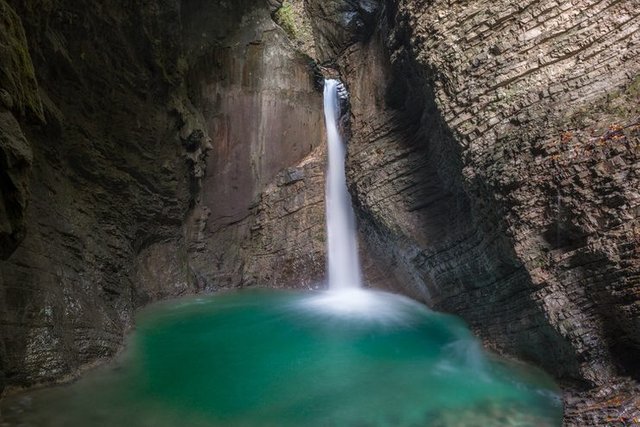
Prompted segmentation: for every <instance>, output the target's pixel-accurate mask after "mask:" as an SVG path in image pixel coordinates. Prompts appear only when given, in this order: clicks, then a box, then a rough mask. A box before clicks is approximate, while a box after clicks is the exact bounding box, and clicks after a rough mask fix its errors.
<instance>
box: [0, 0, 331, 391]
mask: <svg viewBox="0 0 640 427" xmlns="http://www.w3.org/2000/svg"><path fill="white" fill-rule="evenodd" d="M278 7H279V4H278V3H277V2H274V4H269V3H267V2H262V1H257V0H256V1H239V2H233V3H231V2H224V1H213V2H212V1H208V2H203V1H198V0H189V1H183V2H179V1H175V0H154V1H150V2H149V1H135V2H133V3H128V4H123V3H118V2H113V1H109V2H106V3H105V2H101V3H100V4H96V3H95V2H91V1H75V0H74V1H69V0H52V1H28V2H23V1H8V0H1V1H0V8H1V9H2V18H1V19H2V21H1V22H0V24H1V26H0V36H1V37H2V39H1V41H2V42H1V43H0V46H1V47H2V48H1V49H0V58H1V59H2V64H3V66H2V73H1V75H0V89H1V90H0V95H1V100H2V103H1V107H0V126H1V130H2V133H1V138H0V166H1V169H0V183H1V185H2V187H1V190H2V193H1V196H2V197H1V198H0V242H1V248H2V251H1V253H0V255H1V256H2V260H0V390H1V389H3V388H4V387H5V386H11V387H20V386H31V385H34V384H36V383H46V382H51V381H56V380H59V379H61V378H64V377H65V376H67V375H71V374H74V373H75V372H76V371H77V369H78V368H79V367H81V366H84V365H86V364H90V363H92V362H95V361H97V360H100V359H104V358H107V357H110V356H112V355H113V354H114V353H115V352H116V351H117V350H118V349H119V348H120V346H121V343H122V339H123V336H124V334H125V333H126V331H127V330H128V329H129V328H130V327H131V325H132V322H133V319H132V317H133V314H134V311H135V309H136V308H137V307H139V306H141V305H143V304H146V303H149V302H151V301H154V300H157V299H161V298H166V297H171V296H178V295H182V294H187V293H194V292H201V291H212V290H215V289H218V288H223V287H233V286H241V285H242V286H243V285H245V284H263V285H267V286H269V285H271V286H285V285H289V286H291V285H292V284H297V282H295V283H294V282H293V280H292V278H293V277H299V276H303V277H305V278H307V281H306V282H305V283H308V284H309V285H310V284H311V283H312V279H317V278H319V277H320V276H321V274H322V271H323V269H324V267H323V266H324V256H323V255H322V254H321V252H323V251H324V237H323V232H322V223H323V221H322V216H323V210H324V206H323V203H322V188H323V182H324V180H323V167H322V162H321V159H322V154H323V151H322V150H323V149H322V147H321V146H320V142H321V140H322V132H323V131H322V129H323V127H322V105H321V103H322V101H321V93H320V92H319V91H318V90H317V89H318V88H317V87H316V84H315V82H314V77H313V67H312V66H311V62H310V59H309V58H308V57H307V56H305V55H304V54H302V53H300V52H299V51H298V49H297V47H296V46H295V45H294V44H293V42H292V41H291V40H290V39H289V36H288V35H287V34H286V32H285V31H284V30H283V29H282V28H281V27H279V26H278V25H276V24H275V23H274V21H273V20H272V17H271V14H272V13H273V12H274V11H275V10H276V9H277V8H278ZM5 64H7V67H5ZM311 188H312V189H313V191H312V192H308V191H306V192H305V189H311ZM307 193H309V194H307ZM283 222H287V223H288V224H289V225H288V226H286V227H283V226H282V223H283Z"/></svg>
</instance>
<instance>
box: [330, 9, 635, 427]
mask: <svg viewBox="0 0 640 427" xmlns="http://www.w3.org/2000/svg"><path fill="white" fill-rule="evenodd" d="M345 3H346V2H345ZM350 3H358V2H350ZM356 9H357V8H356ZM636 9H637V5H634V4H633V2H613V1H612V2H595V1H594V2H590V1H583V2H578V3H575V2H574V3H566V4H557V3H554V2H547V1H537V0H536V1H529V2H526V3H523V4H520V3H519V4H515V3H513V2H508V1H504V2H500V1H498V2H484V1H478V2H473V3H462V2H460V3H455V2H454V3H453V4H452V3H451V2H439V1H429V2H425V1H417V0H416V1H412V0H404V1H397V2H396V1H387V2H381V3H380V4H379V11H378V19H377V28H376V29H375V31H374V32H373V35H372V36H371V37H369V38H367V39H366V41H364V42H357V43H355V44H354V43H351V44H347V45H348V47H343V48H342V50H336V52H335V53H336V56H335V57H334V58H333V60H334V61H336V62H337V63H338V64H339V67H340V70H341V74H342V76H343V77H344V78H345V80H346V83H347V85H348V87H349V90H350V92H351V94H352V98H351V105H352V110H351V114H352V132H353V136H352V139H351V145H350V148H349V169H350V170H349V177H350V180H351V189H352V192H353V195H354V196H355V197H354V199H355V201H356V204H357V205H358V206H357V207H358V210H359V216H360V225H361V227H362V228H363V230H364V231H365V233H363V234H364V236H366V238H367V242H368V249H369V250H370V251H372V252H376V253H377V255H378V258H379V260H380V261H381V262H384V263H386V264H387V265H388V266H389V267H391V268H393V269H394V270H395V272H396V275H397V277H399V278H400V280H399V281H398V282H399V283H401V285H400V286H399V287H398V288H397V289H398V290H399V291H401V292H404V293H408V294H410V295H412V296H414V297H416V298H418V299H421V300H423V301H425V302H426V303H427V304H429V305H431V306H433V307H435V308H437V309H439V310H444V311H448V312H452V313H455V314H458V315H461V316H462V317H463V318H464V319H466V320H467V321H468V322H469V323H470V325H471V326H472V327H473V328H474V329H475V330H476V331H477V333H478V334H479V335H480V336H481V337H483V339H484V340H485V342H486V344H487V345H488V346H490V347H493V348H495V349H496V350H497V351H500V352H503V353H506V354H511V355H515V356H517V357H519V358H521V359H524V360H528V361H531V362H534V363H536V364H538V365H540V366H543V367H544V368H545V369H546V370H548V371H549V372H551V373H554V374H555V375H556V377H557V378H559V379H560V380H561V381H562V382H563V384H565V386H566V387H567V388H568V389H573V388H577V389H580V390H583V392H581V393H584V394H581V393H578V395H571V397H568V398H567V403H568V406H567V423H568V424H571V425H589V423H595V424H596V425H599V424H604V423H606V422H608V421H607V419H609V418H610V419H613V418H614V417H615V414H619V413H623V414H625V415H624V416H625V417H626V419H627V420H631V419H632V418H633V416H637V413H638V406H637V404H638V402H637V401H636V400H634V397H633V396H634V393H635V392H636V391H637V385H636V384H637V383H635V382H634V381H630V380H628V379H627V378H629V377H631V378H635V379H636V380H637V379H638V362H637V361H638V360H640V347H639V346H638V342H639V340H638V331H640V329H638V321H639V319H640V317H639V316H640V311H638V307H640V299H639V296H640V293H639V292H638V290H639V286H640V282H639V280H638V278H639V277H640V276H639V275H638V273H639V270H640V239H639V238H638V229H639V226H640V223H639V221H638V207H639V206H640V205H639V203H640V198H639V196H640V194H639V193H638V188H639V186H640V185H639V178H640V177H639V169H638V167H639V165H640V162H639V160H640V159H639V157H640V151H639V150H640V149H639V137H640V133H639V127H638V124H639V123H638V118H639V116H638V114H639V110H638V101H639V92H638V82H639V81H638V71H639V70H640V61H638V60H637V58H638V53H640V31H638V30H639V26H640V20H639V19H638V16H637V12H636ZM341 13H343V14H344V13H346V14H347V16H349V15H348V14H349V12H341ZM345 19H346V18H345ZM317 22H320V24H319V26H320V27H322V26H335V25H342V24H340V23H341V22H342V23H343V22H345V20H344V19H343V20H342V21H341V20H340V19H336V18H335V17H333V18H332V19H325V20H318V21H317ZM336 23H337V24H336ZM343 29H344V27H343V28H341V29H340V28H339V29H333V30H329V29H326V28H319V29H318V31H317V33H318V34H324V33H336V32H339V31H341V30H343ZM351 40H353V37H351ZM393 283H394V282H391V281H390V284H391V285H393ZM584 390H591V391H588V392H584ZM596 396H597V397H596ZM594 398H595V402H594V400H592V399H594ZM587 402H588V403H587ZM613 402H617V403H613ZM634 408H635V409H634ZM588 409H590V410H591V411H589V410H588Z"/></svg>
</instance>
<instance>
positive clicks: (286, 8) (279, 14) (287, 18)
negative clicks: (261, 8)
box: [275, 1, 298, 37]
mask: <svg viewBox="0 0 640 427" xmlns="http://www.w3.org/2000/svg"><path fill="white" fill-rule="evenodd" d="M275 21H276V22H277V23H278V25H280V26H281V27H282V28H283V29H284V30H285V31H286V32H287V34H289V35H290V36H291V37H296V35H297V33H298V26H297V25H296V19H295V13H294V11H293V7H292V6H291V3H289V2H288V1H284V2H283V3H282V6H281V7H280V9H278V10H277V11H276V14H275Z"/></svg>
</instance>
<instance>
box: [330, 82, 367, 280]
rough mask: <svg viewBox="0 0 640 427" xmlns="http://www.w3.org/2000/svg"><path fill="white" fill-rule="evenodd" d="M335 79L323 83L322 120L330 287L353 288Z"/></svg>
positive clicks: (354, 265)
mask: <svg viewBox="0 0 640 427" xmlns="http://www.w3.org/2000/svg"><path fill="white" fill-rule="evenodd" d="M340 88H341V83H340V82H339V81H338V80H332V79H329V80H325V82H324V119H325V124H326V127H327V144H328V147H329V162H328V170H327V183H326V189H325V200H326V215H327V254H328V259H327V262H328V265H329V268H328V269H329V289H331V290H356V289H359V288H361V286H362V278H361V274H360V260H359V259H358V246H357V243H356V230H355V218H354V214H353V207H352V206H351V197H350V196H349V192H348V191H347V180H346V176H345V169H344V166H345V157H346V147H345V144H344V141H343V140H342V136H341V135H340V131H339V129H338V120H339V119H340V98H339V94H338V92H339V89H340Z"/></svg>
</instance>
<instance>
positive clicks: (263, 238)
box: [183, 1, 325, 288]
mask: <svg viewBox="0 0 640 427" xmlns="http://www.w3.org/2000/svg"><path fill="white" fill-rule="evenodd" d="M201 3H202V2H197V1H196V2H187V3H186V5H185V7H183V20H189V22H194V23H195V25H193V26H191V35H190V36H189V43H190V51H191V57H190V60H191V61H192V67H191V71H190V73H189V77H188V78H189V82H190V88H191V89H190V90H191V92H190V95H191V99H193V100H194V102H195V104H196V105H197V106H198V108H199V110H200V111H201V112H202V114H203V116H204V119H205V122H206V124H207V130H208V133H209V135H210V136H211V146H212V148H211V151H209V153H208V157H207V164H206V169H207V173H206V176H205V178H204V179H203V182H202V196H201V200H200V202H199V203H198V205H197V206H196V207H195V210H194V213H193V216H192V218H191V222H190V224H189V225H190V238H191V239H192V242H191V245H190V248H189V255H190V258H191V268H192V269H193V271H194V273H195V275H196V276H197V278H198V280H199V283H201V285H202V286H204V287H214V288H217V287H229V286H251V285H253V284H260V285H265V286H300V285H301V284H302V285H304V284H305V283H312V282H314V281H316V280H318V279H320V278H321V277H322V275H323V272H324V251H325V248H324V228H323V224H324V220H323V218H324V211H323V209H324V205H323V187H324V184H323V183H324V178H323V174H324V158H323V157H324V148H321V146H322V145H324V144H323V140H324V124H323V123H324V122H323V115H322V100H321V94H320V93H319V92H317V91H316V90H315V89H314V82H313V80H312V73H311V72H312V70H313V62H312V60H311V59H310V58H308V57H307V56H305V55H304V54H302V53H300V52H299V51H298V50H296V49H295V47H294V45H293V44H292V42H291V41H290V39H289V36H288V35H287V34H286V33H285V31H283V30H282V28H280V27H279V26H277V25H276V24H275V23H274V21H273V19H272V18H271V15H270V13H271V10H270V9H269V8H268V7H266V6H265V4H264V2H240V3H239V4H236V3H234V4H233V6H230V2H220V5H219V8H220V9H219V10H216V11H215V13H213V12H212V14H211V16H206V15H203V10H210V9H208V8H205V9H203V8H202V7H201ZM230 7H232V8H233V9H234V11H235V12H234V13H235V15H234V14H231V16H232V19H229V18H228V16H229V13H225V10H226V9H227V8H230ZM192 15H193V16H194V17H195V18H193V19H192V18H191V16H192ZM212 31H213V33H211V32H212ZM221 35H223V36H222V37H221ZM301 281H302V282H303V283H301Z"/></svg>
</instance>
